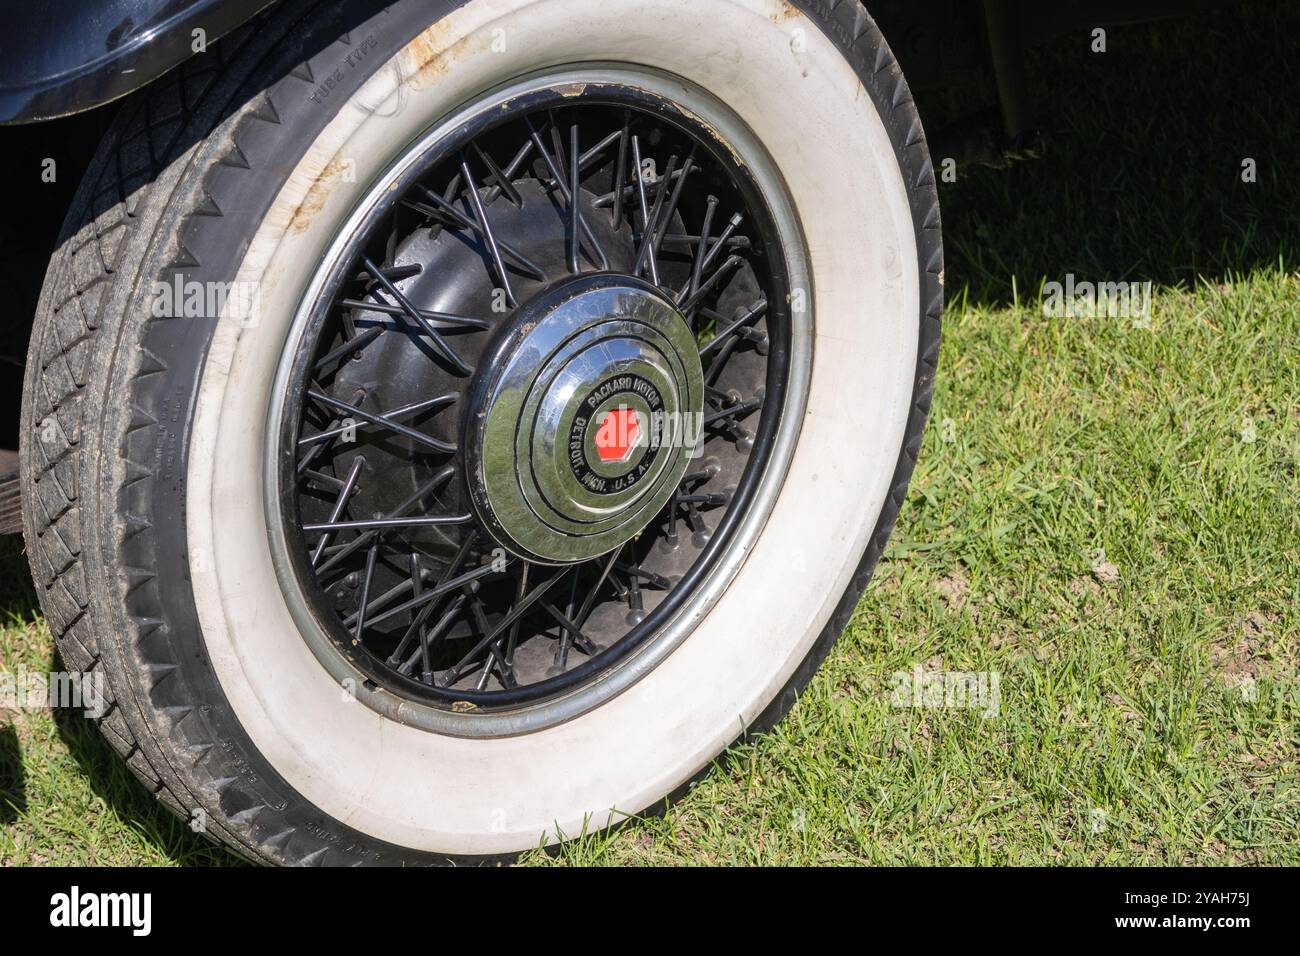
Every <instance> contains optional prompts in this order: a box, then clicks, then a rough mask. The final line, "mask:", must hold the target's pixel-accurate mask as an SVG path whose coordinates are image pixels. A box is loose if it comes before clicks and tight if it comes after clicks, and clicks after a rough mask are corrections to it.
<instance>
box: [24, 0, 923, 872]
mask: <svg viewBox="0 0 1300 956" xmlns="http://www.w3.org/2000/svg"><path fill="white" fill-rule="evenodd" d="M457 5H458V4H457V3H453V2H446V0H419V2H417V0H410V2H405V0H404V2H398V3H395V4H393V5H391V6H389V7H387V8H381V7H380V5H379V4H378V3H377V2H370V0H345V2H342V3H334V2H316V0H285V2H282V3H280V4H278V5H276V6H274V7H273V8H271V9H270V10H269V11H266V12H264V13H263V14H261V15H259V17H258V18H257V19H256V20H255V21H253V22H251V23H249V24H247V25H245V26H244V27H242V28H240V29H239V30H238V31H237V32H236V33H234V34H232V35H230V36H228V37H226V38H224V39H223V40H222V41H221V42H220V43H218V44H214V45H213V46H212V47H210V48H209V50H208V52H207V53H206V54H202V55H200V56H197V57H195V58H194V59H192V60H190V61H189V62H187V63H185V64H183V65H182V66H181V67H179V68H177V69H176V70H174V71H173V72H172V73H170V74H169V75H168V76H166V77H164V78H163V79H161V80H159V81H157V82H156V83H154V84H153V85H152V86H151V87H150V88H148V89H147V90H145V91H144V92H142V93H140V94H137V95H135V96H133V97H132V98H130V99H129V100H128V101H126V102H125V103H124V104H123V105H122V107H121V110H120V114H119V115H118V117H117V119H116V121H115V122H114V123H113V125H112V127H111V129H110V131H109V133H108V135H107V136H106V138H105V140H104V142H103V144H102V145H101V147H100V149H99V151H98V153H97V155H96V157H95V159H94V161H93V162H92V164H91V166H90V168H89V171H88V172H87V174H86V176H85V179H84V181H83V182H82V184H81V187H80V189H79V191H78V193H77V197H76V199H75V201H74V204H73V207H72V209H71V211H70V213H69V215H68V218H67V221H66V223H65V225H64V228H63V232H62V234H61V243H60V247H59V249H58V251H57V253H56V255H55V256H54V257H53V259H52V261H51V264H50V267H49V271H48V274H47V276H46V280H45V285H44V289H43V291H42V295H41V299H40V305H39V308H38V313H37V316H36V323H35V328H34V333H33V336H32V345H31V352H30V356H29V360H28V364H27V373H26V378H25V382H24V401H23V410H22V448H21V466H22V481H23V494H24V508H25V516H24V533H25V537H26V542H27V548H28V553H29V555H30V561H31V566H32V572H33V576H34V578H35V580H36V582H37V586H38V590H39V592H40V595H41V603H42V607H43V609H44V612H45V615H46V619H47V621H48V623H49V626H50V629H51V631H52V632H53V634H54V635H55V639H56V642H57V644H58V648H59V651H60V652H61V654H62V657H63V660H64V662H65V664H66V666H67V667H68V668H69V669H71V670H78V671H85V672H90V671H98V672H100V673H101V674H102V675H103V676H104V678H105V680H106V686H107V689H108V696H109V699H110V701H111V704H110V706H109V707H108V708H107V711H106V712H105V714H104V715H103V716H102V718H100V719H99V720H98V724H99V727H100V730H101V731H102V733H103V734H104V736H105V738H106V739H107V740H108V741H109V742H110V743H111V744H112V746H113V747H114V748H115V749H116V750H117V751H118V752H119V753H121V755H122V757H123V758H124V759H125V760H126V761H127V763H128V764H129V765H130V767H131V769H132V770H133V771H134V772H135V774H136V775H137V776H138V777H139V778H140V780H141V781H142V782H143V783H144V785H145V786H147V787H148V788H149V789H150V790H151V791H152V792H153V793H154V794H155V795H156V796H157V797H158V798H159V799H160V800H162V801H164V802H165V803H166V804H167V805H168V806H169V807H170V808H171V809H172V810H174V811H175V812H176V813H177V814H179V815H180V816H182V817H183V818H186V819H191V820H194V819H199V820H202V821H203V823H204V825H205V832H207V833H208V834H209V835H210V836H211V837H213V838H215V839H217V840H219V841H220V842H222V843H224V844H225V845H227V846H228V847H230V848H231V849H233V850H234V851H235V852H237V853H240V854H242V855H243V856H245V857H247V858H248V859H251V860H255V861H258V862H264V863H273V864H356V863H368V864H369V863H379V864H401V863H430V862H438V861H439V860H440V859H441V858H435V857H433V856H431V855H429V854H427V853H419V852H414V851H411V850H407V849H405V848H402V847H398V846H394V845H392V844H388V843H384V842H382V841H379V840H376V839H374V838H372V837H370V836H367V835H365V834H362V833H359V832H357V831H355V830H353V829H351V828H349V827H348V826H346V825H344V824H342V823H340V822H338V821H337V820H334V819H332V818H331V817H329V816H328V815H326V814H325V813H323V812H321V811H320V810H319V809H317V808H316V807H315V806H313V805H312V804H311V803H309V802H308V801H307V800H306V799H304V798H303V797H302V796H301V795H300V794H299V793H297V792H296V791H295V790H294V789H293V788H292V787H290V786H289V785H288V784H287V783H286V782H285V781H284V780H283V779H282V778H281V777H280V776H279V775H278V774H277V772H276V771H275V770H274V769H273V768H272V767H271V765H270V764H269V763H268V761H267V760H266V759H265V758H264V757H263V756H262V755H261V754H260V753H259V752H258V751H257V749H256V748H255V747H254V746H253V745H252V742H251V741H250V740H249V738H248V736H247V735H246V734H245V732H244V730H243V729H242V727H241V726H240V724H239V722H238V720H237V719H236V718H235V716H234V714H233V711H232V709H231V708H230V706H229V704H228V703H227V701H226V699H225V696H224V694H223V691H222V688H221V687H220V685H219V684H218V682H217V680H216V677H215V674H214V671H213V668H212V665H211V663H210V661H209V660H208V657H207V652H206V649H205V645H204V641H203V637H202V634H201V631H200V628H199V626H198V621H197V615H196V611H195V607H194V602H193V596H192V594H191V592H190V590H189V565H188V561H189V554H188V549H187V543H186V531H185V520H184V476H185V467H186V461H187V454H188V452H187V437H188V432H189V426H190V416H191V414H192V409H193V390H194V385H195V382H196V381H197V376H198V374H199V370H200V369H201V367H202V364H203V361H204V358H205V354H206V349H207V345H208V342H209V340H210V337H211V335H212V331H213V323H212V322H210V321H209V320H207V319H185V320H176V319H159V318H153V317H151V315H150V313H149V309H148V307H147V295H148V291H149V289H150V288H151V284H152V282H153V281H154V280H156V279H164V280H165V279H166V278H167V277H168V276H169V275H170V274H171V273H172V272H173V271H174V270H176V269H184V270H185V272H186V274H187V276H190V277H192V278H196V279H198V280H200V281H217V282H222V281H229V279H230V278H231V277H232V274H233V270H234V268H235V266H236V265H237V264H238V261H239V259H240V256H241V255H242V253H243V250H244V249H245V248H246V246H247V243H248V240H249V238H250V232H251V230H252V229H253V228H254V227H255V225H256V223H258V222H259V221H260V220H261V217H262V214H263V213H264V212H265V210H266V209H267V208H268V207H269V206H270V204H271V201H272V199H273V198H274V196H275V195H276V193H277V192H278V190H279V188H280V187H281V185H282V184H283V182H284V179H285V177H286V176H287V175H288V172H289V171H290V170H291V169H292V166H293V162H294V161H296V159H297V157H298V156H300V155H301V154H302V152H303V151H304V150H305V148H306V144H309V143H310V142H311V141H312V139H313V137H314V136H315V134H316V133H318V132H319V130H320V129H321V128H322V127H323V126H324V124H325V123H326V122H327V121H328V119H329V118H330V113H331V111H330V109H329V107H328V103H329V102H330V100H329V99H328V98H326V99H325V100H324V105H322V104H321V103H316V102H313V101H312V100H311V99H310V94H311V93H312V91H313V89H315V88H317V86H318V81H319V77H320V76H321V75H324V74H325V72H326V71H325V70H323V69H322V67H323V66H325V65H328V64H332V63H336V62H338V61H339V60H340V59H341V58H342V57H344V56H346V54H347V52H348V51H349V50H350V49H352V44H353V42H354V40H355V39H356V38H358V37H364V38H365V41H366V42H367V43H370V42H371V41H372V40H373V44H374V45H373V47H372V49H371V56H370V57H369V58H368V62H373V63H382V62H383V61H384V60H386V59H387V58H388V57H390V56H391V55H393V53H395V52H396V50H398V49H400V48H401V47H402V46H403V45H404V44H405V43H406V42H407V41H409V40H410V38H411V37H412V36H414V35H415V34H416V33H418V32H419V31H420V30H421V29H423V28H424V27H426V26H428V25H429V24H430V23H431V22H434V21H436V20H438V19H439V18H441V17H442V16H444V15H445V14H446V13H447V12H448V11H450V10H452V9H454V8H455V7H456V6H457ZM796 5H797V6H798V7H799V8H800V9H802V10H803V11H804V12H806V13H807V14H808V15H809V16H811V17H812V18H813V19H814V20H815V21H816V22H817V23H818V24H819V25H820V26H821V27H822V29H823V30H824V32H825V33H826V34H827V35H828V36H829V37H830V38H832V40H833V41H834V42H835V43H836V45H837V46H839V47H840V48H841V50H842V51H843V53H844V55H845V57H846V58H847V59H848V60H849V62H850V63H851V64H852V65H853V67H854V69H855V70H856V71H857V73H858V75H859V77H860V78H861V80H862V84H863V88H864V90H866V92H867V93H868V94H869V95H870V96H871V98H872V99H873V101H874V102H875V104H876V107H877V109H878V110H879V112H880V114H881V115H882V116H883V117H885V120H886V124H887V126H888V129H889V133H890V136H891V138H892V141H893V144H894V148H895V151H896V154H897V159H898V163H899V166H900V168H901V169H902V171H903V175H904V177H905V179H906V181H907V183H908V185H909V191H910V193H911V196H912V204H913V208H912V213H913V221H914V224H915V231H916V243H917V252H918V261H919V262H920V263H921V266H922V271H921V276H920V278H921V286H922V287H921V289H920V302H921V304H922V311H921V314H920V315H918V316H917V321H918V322H919V324H920V349H919V353H918V354H919V360H918V364H917V368H916V379H915V387H914V397H913V406H912V409H911V413H910V419H909V422H908V426H907V437H906V442H905V445H904V448H903V451H902V455H901V456H900V458H899V461H898V464H897V468H896V471H895V475H894V481H893V485H892V492H891V494H890V497H889V501H888V502H887V504H886V506H885V508H884V511H883V513H882V515H881V517H880V519H879V523H878V525H877V528H876V529H875V533H874V535H873V536H872V538H871V543H870V546H869V547H868V549H867V551H866V553H865V554H864V555H863V557H862V560H861V564H860V565H859V568H858V571H857V574H856V575H855V576H854V578H853V581H852V584H851V586H850V587H849V589H848V590H847V591H846V593H845V594H844V595H843V597H842V599H841V600H840V602H839V604H838V608H837V610H836V612H835V614H834V616H833V619H832V620H831V622H830V623H829V624H828V625H827V627H826V628H825V630H824V632H823V633H822V635H821V637H820V638H819V640H818V641H817V642H816V645H815V646H814V648H813V650H812V652H811V653H810V654H809V655H808V657H807V659H806V660H805V661H804V662H803V664H802V665H801V666H800V668H799V669H798V671H797V672H796V674H795V675H794V677H793V678H792V679H791V680H790V682H789V684H788V686H787V687H786V688H785V689H784V690H783V691H782V692H781V693H780V694H779V695H778V697H777V698H776V699H775V700H774V701H773V702H772V703H771V705H770V706H769V707H768V708H767V709H766V711H765V712H764V714H763V716H762V719H761V720H760V721H759V723H758V729H763V728H766V727H770V726H771V725H772V724H773V723H775V722H776V721H777V720H779V719H780V717H781V716H782V715H783V714H784V713H785V712H786V711H787V710H788V709H789V708H790V707H791V706H792V705H793V703H794V702H795V699H796V698H797V695H798V693H799V691H800V690H801V689H802V687H803V686H804V685H805V684H806V683H807V681H808V680H809V678H810V677H811V675H812V673H813V672H814V671H815V670H816V668H817V666H818V665H819V664H820V663H821V661H822V660H823V659H824V657H825V656H826V654H827V653H828V652H829V650H830V648H831V646H832V644H833V643H834V641H835V639H836V638H837V637H838V635H839V633H840V632H841V630H842V629H843V627H844V626H845V624H846V623H847V621H848V618H849V615H850V614H851V612H852V610H853V608H854V606H855V605H856V603H857V601H858V599H859V597H860V595H861V593H862V590H863V589H864V588H865V586H866V584H867V581H868V579H869V577H870V574H871V571H872V569H873V568H874V566H875V564H876V562H877V560H878V559H879V556H880V553H881V551H882V549H883V547H884V544H885V541H886V539H887V537H888V535H889V533H890V531H891V530H892V528H893V525H894V522H895V520H896V518H897V516H898V511H899V508H900V507H901V504H902V502H903V499H904V494H905V491H906V487H907V482H908V479H909V477H910V475H911V472H912V468H913V466H914V463H915V460H916V456H917V453H918V451H919V448H920V444H921V436H922V432H923V430H924V426H925V421H926V416H927V413H928V409H929V404H930V395H931V388H932V383H933V380H934V374H935V369H936V363H937V357H938V347H939V325H940V314H941V311H942V282H943V271H942V270H943V264H942V244H941V238H940V221H939V210H938V200H937V195H936V192H935V187H934V176H933V171H932V168H931V164H930V158H929V155H928V152H927V148H926V144H925V139H924V135H923V133H922V130H921V123H920V120H919V118H918V115H917V112H916V109H915V107H914V105H913V103H912V100H911V97H910V95H909V93H908V91H907V87H906V84H905V82H904V80H903V77H902V74H901V72H900V70H899V69H898V67H897V65H896V64H895V61H894V59H893V57H892V55H891V54H890V52H889V49H888V47H887V45H886V43H885V41H884V38H883V37H882V36H881V34H880V33H879V31H878V30H877V29H876V27H875V25H874V23H873V22H872V21H871V20H870V18H869V17H868V16H867V15H866V12H865V10H864V9H863V8H862V7H861V6H860V5H859V4H858V3H857V2H856V0H838V2H828V0H810V2H799V3H797V4H796ZM364 79H365V70H364V69H356V70H352V71H351V72H347V73H345V74H343V75H342V77H341V79H340V80H339V83H338V86H337V87H336V89H335V90H334V91H333V92H332V93H331V95H333V96H337V97H338V98H342V97H343V96H345V95H349V94H350V93H351V92H352V91H354V90H355V89H356V88H357V87H358V86H359V85H360V83H361V82H362V81H363V80H364ZM478 859H484V858H478ZM458 862H465V860H464V858H461V859H460V860H459V861H458Z"/></svg>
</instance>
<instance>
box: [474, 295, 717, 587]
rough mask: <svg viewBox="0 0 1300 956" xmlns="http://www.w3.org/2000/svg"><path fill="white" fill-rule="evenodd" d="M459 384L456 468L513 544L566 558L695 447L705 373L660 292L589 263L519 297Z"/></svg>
mask: <svg viewBox="0 0 1300 956" xmlns="http://www.w3.org/2000/svg"><path fill="white" fill-rule="evenodd" d="M492 352H493V361H490V362H485V363H482V365H481V373H480V375H479V376H478V377H477V378H476V381H475V383H474V385H473V386H472V388H471V414H470V415H469V416H467V419H466V425H467V428H466V435H465V449H466V456H465V467H466V470H467V485H468V487H469V488H470V489H471V496H470V497H471V500H472V502H473V504H474V507H475V510H476V511H477V513H478V516H479V518H480V519H481V520H482V521H483V523H484V525H485V526H486V527H487V528H488V529H489V531H490V532H491V533H492V535H493V537H494V538H495V539H496V540H497V542H498V543H499V544H500V545H501V546H502V547H504V548H506V549H507V550H508V551H510V552H511V553H512V554H515V555H517V556H519V557H522V558H525V559H527V560H532V561H543V562H548V563H555V564H568V563H574V562H578V561H586V560H590V559H591V558H594V557H597V556H599V555H602V554H605V553H607V552H609V551H611V550H613V549H614V548H617V547H618V546H619V545H621V544H623V543H625V542H627V541H629V540H631V539H632V538H633V537H635V536H636V535H637V534H638V533H640V532H641V530H642V529H644V528H645V526H646V525H647V524H648V523H649V522H650V521H651V520H652V519H653V518H654V517H655V515H656V514H658V512H659V511H660V510H661V509H662V508H663V507H664V505H666V504H667V503H668V500H669V498H671V497H672V495H673V492H674V491H675V489H676V488H677V487H678V485H679V484H680V482H681V480H682V477H683V476H684V475H685V473H686V470H687V467H688V465H689V463H690V460H691V458H693V457H696V456H698V454H699V450H700V441H701V427H700V422H701V420H702V417H703V410H704V374H703V370H702V368H701V363H700V357H699V347H698V345H697V344H696V340H695V336H694V334H693V333H692V331H691V329H690V327H689V326H688V325H687V323H686V320H685V319H684V318H683V316H682V315H681V313H680V312H679V311H678V310H677V309H676V308H675V307H674V306H673V305H671V304H670V303H669V302H668V301H667V299H666V298H665V297H664V296H663V294H662V291H661V290H658V289H656V287H654V286H653V285H651V284H650V283H648V282H645V281H644V280H641V279H638V278H634V277H632V276H627V275H618V274H612V273H600V274H594V275H585V276H581V277H578V278H575V279H569V280H566V281H563V282H561V283H559V284H558V285H555V286H552V287H551V288H550V289H548V290H546V291H544V292H542V293H541V294H539V295H538V296H536V297H535V298H533V299H532V300H531V301H530V302H528V303H525V304H524V305H523V306H521V307H520V308H519V309H518V310H517V311H516V313H515V315H514V316H513V317H512V319H511V321H510V323H509V325H508V326H507V327H506V328H505V329H504V331H503V334H502V335H501V337H500V338H499V339H498V340H497V342H496V344H495V346H494V348H493V350H492Z"/></svg>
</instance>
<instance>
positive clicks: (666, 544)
mask: <svg viewBox="0 0 1300 956" xmlns="http://www.w3.org/2000/svg"><path fill="white" fill-rule="evenodd" d="M681 538H682V536H681V535H679V534H678V533H677V532H676V531H674V532H672V533H671V534H667V535H664V536H663V537H662V538H660V539H659V550H660V551H676V550H677V548H678V547H679V546H680V545H681Z"/></svg>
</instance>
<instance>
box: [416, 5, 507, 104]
mask: <svg viewBox="0 0 1300 956" xmlns="http://www.w3.org/2000/svg"><path fill="white" fill-rule="evenodd" d="M458 20H459V18H458V17H456V16H455V15H452V16H450V17H446V18H444V19H442V20H440V21H438V22H437V23H435V24H433V26H431V27H429V28H428V29H426V30H425V31H423V32H422V33H420V34H419V35H418V36H416V37H415V39H413V40H412V41H411V42H410V43H408V44H407V45H406V46H404V47H403V48H402V50H401V52H400V53H398V56H399V57H401V58H402V62H403V64H404V65H405V67H406V75H407V77H409V79H408V80H407V82H408V83H410V85H411V87H412V88H413V89H416V90H423V89H426V88H428V87H429V86H430V85H431V84H433V83H435V82H436V81H437V80H438V79H439V78H441V77H443V76H445V75H446V74H447V73H449V72H450V71H451V68H452V67H453V66H454V65H455V64H456V61H457V60H461V59H464V58H465V57H468V56H472V55H473V54H475V53H479V52H482V51H483V50H486V49H488V48H489V47H490V46H491V45H492V35H491V33H489V32H488V31H487V30H478V31H476V32H475V33H471V34H469V35H468V36H462V37H460V38H459V39H457V38H456V32H457V30H458V29H459V23H458Z"/></svg>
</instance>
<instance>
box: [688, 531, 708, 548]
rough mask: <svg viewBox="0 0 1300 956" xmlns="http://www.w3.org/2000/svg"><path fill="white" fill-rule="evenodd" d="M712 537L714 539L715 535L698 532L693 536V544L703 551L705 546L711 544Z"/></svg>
mask: <svg viewBox="0 0 1300 956" xmlns="http://www.w3.org/2000/svg"><path fill="white" fill-rule="evenodd" d="M711 537H713V535H712V534H711V533H710V532H708V531H697V532H695V533H694V534H693V535H691V544H693V545H695V547H697V548H700V549H701V550H702V549H703V548H704V546H705V545H707V544H708V543H709V539H710V538H711Z"/></svg>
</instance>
